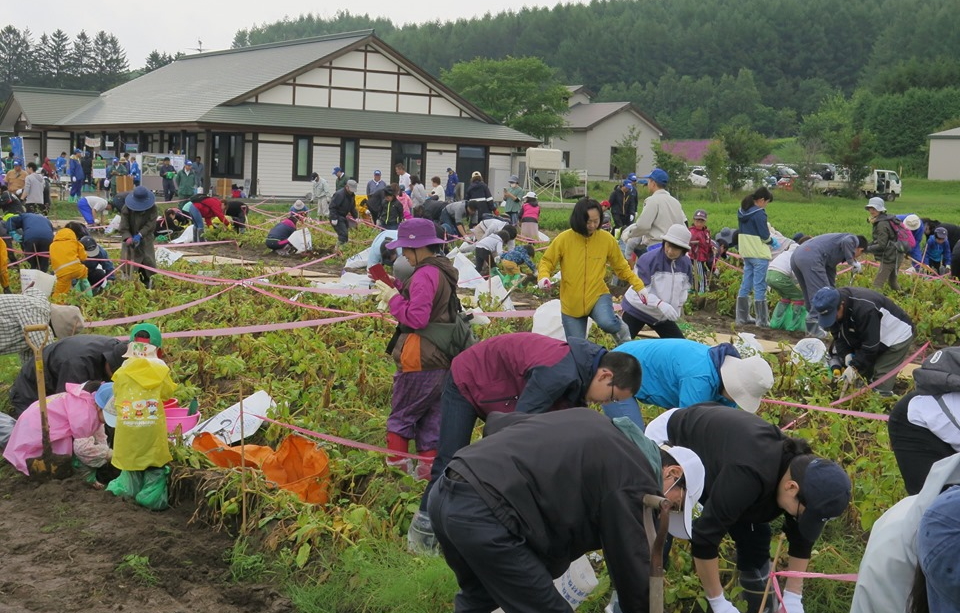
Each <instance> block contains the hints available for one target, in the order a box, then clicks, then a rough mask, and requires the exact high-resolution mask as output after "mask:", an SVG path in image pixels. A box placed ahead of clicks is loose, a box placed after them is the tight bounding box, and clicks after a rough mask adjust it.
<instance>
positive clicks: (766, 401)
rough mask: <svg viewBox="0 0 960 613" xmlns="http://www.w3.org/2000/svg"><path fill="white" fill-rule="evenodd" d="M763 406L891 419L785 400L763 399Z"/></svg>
mask: <svg viewBox="0 0 960 613" xmlns="http://www.w3.org/2000/svg"><path fill="white" fill-rule="evenodd" d="M760 402H761V403H762V404H776V405H780V406H784V407H796V408H798V409H806V410H808V411H824V412H827V413H837V414H839V415H850V416H851V417H863V418H865V419H876V420H878V421H887V420H888V419H889V418H890V417H889V416H888V415H882V414H879V413H865V412H863V411H848V410H846V409H833V408H830V407H818V406H816V405H813V404H800V403H798V402H787V401H785V400H769V399H767V398H763V399H761V400H760ZM795 423H796V420H794V421H792V422H790V423H789V424H787V425H786V426H784V427H783V429H784V430H787V429H789V428H790V427H791V426H792V425H793V424H795Z"/></svg>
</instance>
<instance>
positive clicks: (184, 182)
mask: <svg viewBox="0 0 960 613" xmlns="http://www.w3.org/2000/svg"><path fill="white" fill-rule="evenodd" d="M195 193H197V173H196V172H191V173H190V174H187V173H186V172H184V171H183V170H181V171H180V172H178V173H177V196H179V197H180V198H189V197H190V196H192V195H194V194H195Z"/></svg>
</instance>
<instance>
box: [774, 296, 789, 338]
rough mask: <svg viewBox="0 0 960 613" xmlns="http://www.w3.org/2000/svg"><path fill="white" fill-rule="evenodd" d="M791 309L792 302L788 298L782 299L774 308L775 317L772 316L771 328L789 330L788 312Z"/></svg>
mask: <svg viewBox="0 0 960 613" xmlns="http://www.w3.org/2000/svg"><path fill="white" fill-rule="evenodd" d="M789 307H790V301H789V300H787V299H786V298H781V299H780V301H779V302H777V306H775V307H774V308H773V315H771V316H770V327H771V328H774V329H776V330H786V329H787V326H788V324H787V321H786V320H787V311H788V309H789Z"/></svg>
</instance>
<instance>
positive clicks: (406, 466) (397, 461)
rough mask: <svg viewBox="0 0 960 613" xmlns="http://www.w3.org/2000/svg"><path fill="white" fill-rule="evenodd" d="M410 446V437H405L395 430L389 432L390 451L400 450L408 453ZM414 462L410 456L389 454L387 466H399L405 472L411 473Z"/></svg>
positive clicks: (388, 447) (388, 445)
mask: <svg viewBox="0 0 960 613" xmlns="http://www.w3.org/2000/svg"><path fill="white" fill-rule="evenodd" d="M409 447H410V441H409V439H405V438H403V437H402V436H400V435H399V434H396V433H394V432H387V449H389V450H390V451H400V452H403V453H407V449H409ZM411 465H412V462H411V461H410V458H404V457H402V456H398V455H390V456H387V466H392V467H394V468H398V469H400V470H402V471H403V472H405V473H408V474H409V473H410V469H411V467H412V466H411Z"/></svg>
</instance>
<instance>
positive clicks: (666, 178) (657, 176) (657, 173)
mask: <svg viewBox="0 0 960 613" xmlns="http://www.w3.org/2000/svg"><path fill="white" fill-rule="evenodd" d="M642 178H643V179H652V180H653V182H654V183H656V184H657V185H666V184H667V183H669V182H670V175H668V174H667V171H666V170H664V169H662V168H654V169H653V172H651V173H650V174H648V175H646V176H645V177H642ZM644 185H646V182H644Z"/></svg>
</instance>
